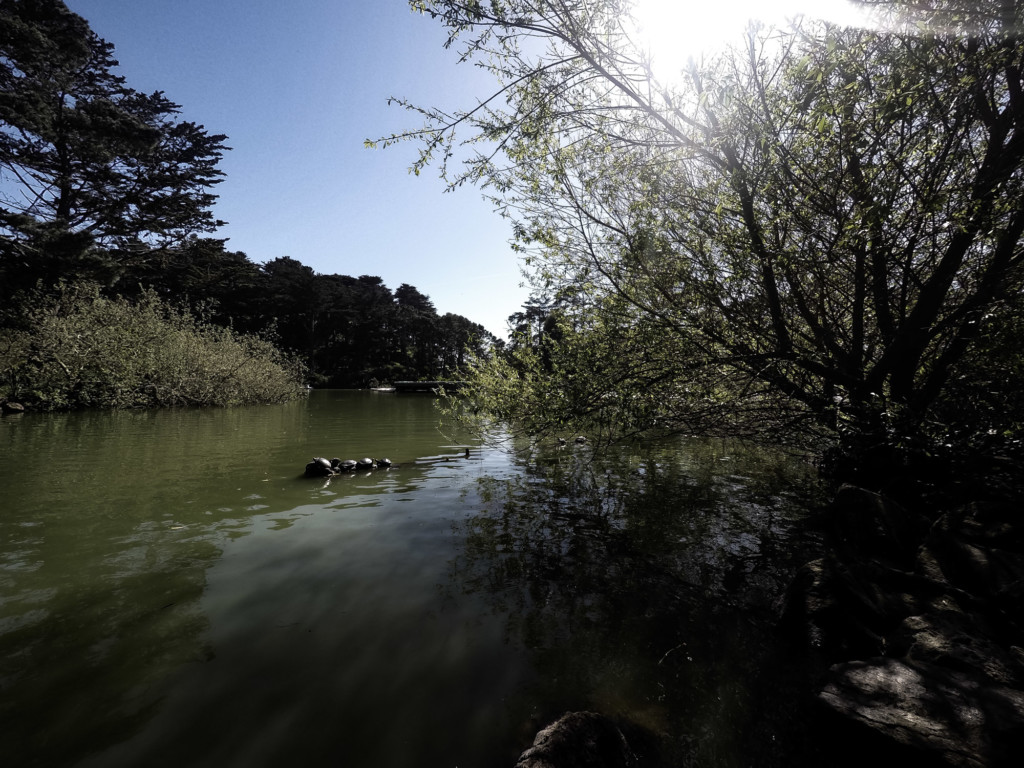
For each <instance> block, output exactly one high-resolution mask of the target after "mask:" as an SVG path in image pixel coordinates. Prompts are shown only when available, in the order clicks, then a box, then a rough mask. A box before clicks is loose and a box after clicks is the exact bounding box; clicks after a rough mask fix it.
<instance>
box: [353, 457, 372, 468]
mask: <svg viewBox="0 0 1024 768" xmlns="http://www.w3.org/2000/svg"><path fill="white" fill-rule="evenodd" d="M356 468H357V469H373V459H371V458H365V459H360V460H359V461H357V462H356Z"/></svg>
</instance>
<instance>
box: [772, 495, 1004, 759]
mask: <svg viewBox="0 0 1024 768" xmlns="http://www.w3.org/2000/svg"><path fill="white" fill-rule="evenodd" d="M836 511H837V514H836V515H835V517H834V518H833V520H834V522H835V523H836V527H837V530H836V532H835V535H836V546H835V548H834V551H833V553H832V554H829V555H828V556H826V557H823V558H821V559H819V560H816V561H814V562H811V563H808V564H807V565H806V566H804V568H803V569H802V570H801V572H800V573H799V574H798V576H797V578H796V579H795V581H794V584H793V587H792V588H791V590H790V592H789V594H788V596H787V603H786V608H785V611H784V614H783V620H782V623H781V626H782V627H783V628H784V629H785V630H786V631H787V633H788V634H789V637H790V639H791V640H793V641H794V642H796V643H797V644H798V645H800V646H802V647H803V648H804V649H805V650H806V651H808V652H810V653H812V654H814V655H816V656H817V657H818V658H819V659H820V660H821V661H822V663H823V664H824V665H825V671H824V674H823V682H822V684H821V688H820V689H819V694H818V700H819V701H820V702H821V703H822V704H823V705H824V710H825V713H826V714H827V715H828V717H827V721H828V722H829V723H830V724H831V725H832V726H835V727H836V731H835V733H836V736H837V737H838V740H837V742H836V743H835V747H836V749H837V751H838V752H839V753H840V754H842V753H843V751H844V750H846V749H847V748H849V750H850V752H851V753H857V754H858V755H859V756H860V757H861V758H864V757H877V756H888V757H895V756H901V757H908V758H910V759H913V760H914V761H915V764H921V763H926V764H928V765H945V766H958V767H959V766H965V767H969V768H981V767H982V766H1010V765H1014V766H1016V765H1020V764H1021V761H1022V760H1024V757H1022V755H1024V650H1022V646H1024V611H1022V597H1024V541H1022V536H1021V533H1020V526H1019V523H1018V517H1019V514H1018V512H1017V510H1016V509H1015V508H1012V507H1010V506H1008V505H998V504H973V505H969V506H967V507H965V508H962V509H957V510H954V511H952V512H949V513H946V514H944V515H942V516H941V517H939V518H938V520H936V522H935V523H934V525H932V526H931V527H930V529H927V530H926V531H925V532H924V533H923V534H922V535H920V536H919V537H918V538H917V540H918V541H919V542H923V543H921V544H920V545H919V546H917V547H912V546H911V544H912V542H913V541H914V538H915V535H914V534H915V532H916V531H917V530H919V529H920V519H919V518H916V517H913V516H911V515H910V513H908V512H907V511H906V510H905V509H903V508H902V507H900V506H899V505H897V504H894V503H892V502H890V501H888V500H886V499H884V498H883V497H880V496H878V495H877V494H870V493H868V492H862V491H856V490H851V489H848V488H847V489H843V490H842V491H841V492H840V494H839V496H838V497H837V507H836ZM836 716H838V718H837V717H836Z"/></svg>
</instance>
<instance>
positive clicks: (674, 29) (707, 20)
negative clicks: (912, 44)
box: [635, 0, 865, 78]
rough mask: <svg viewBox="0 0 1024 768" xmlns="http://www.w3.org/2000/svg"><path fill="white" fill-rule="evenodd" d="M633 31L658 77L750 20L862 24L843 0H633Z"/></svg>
mask: <svg viewBox="0 0 1024 768" xmlns="http://www.w3.org/2000/svg"><path fill="white" fill-rule="evenodd" d="M635 16H636V21H637V26H638V29H637V31H636V34H637V36H638V38H639V40H640V41H641V44H642V45H644V46H645V47H646V48H647V49H648V50H649V52H650V55H651V59H652V63H653V66H654V68H655V72H656V74H657V75H658V76H659V78H664V77H666V76H676V75H678V73H679V71H680V70H682V69H683V68H684V67H685V66H686V64H687V62H688V61H689V60H690V59H691V58H693V59H699V58H701V57H702V56H707V55H710V54H713V53H715V52H716V51H718V50H721V49H723V48H725V47H726V46H728V45H730V44H734V43H739V42H741V40H742V35H743V32H744V30H745V29H746V28H747V25H748V24H749V23H750V22H751V21H759V22H762V23H764V24H765V25H767V26H780V25H784V24H785V23H786V22H787V21H788V20H790V19H792V18H794V17H798V16H804V17H807V18H818V19H826V20H828V21H833V22H835V23H838V24H858V25H859V24H862V23H864V21H865V16H864V14H863V12H862V10H861V9H858V8H857V7H856V6H855V5H854V4H853V3H851V2H849V1H848V0H703V1H698V2H681V0H637V3H636V11H635Z"/></svg>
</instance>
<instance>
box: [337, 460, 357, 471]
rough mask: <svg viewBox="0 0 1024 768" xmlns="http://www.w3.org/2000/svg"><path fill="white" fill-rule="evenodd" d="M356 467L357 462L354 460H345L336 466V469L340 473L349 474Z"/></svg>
mask: <svg viewBox="0 0 1024 768" xmlns="http://www.w3.org/2000/svg"><path fill="white" fill-rule="evenodd" d="M356 466H357V462H356V461H355V460H354V459H345V461H343V462H341V464H339V465H338V469H339V470H340V471H342V472H351V471H352V470H354V469H355V468H356Z"/></svg>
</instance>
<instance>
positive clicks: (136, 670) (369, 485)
mask: <svg viewBox="0 0 1024 768" xmlns="http://www.w3.org/2000/svg"><path fill="white" fill-rule="evenodd" d="M467 447H468V448H469V449H470V453H469V457H468V458H465V456H464V453H465V449H466V448H467ZM313 456H325V457H327V458H331V457H335V456H337V457H340V458H342V459H349V458H353V459H359V458H362V457H364V456H369V457H373V458H383V457H388V458H390V459H391V460H392V461H393V462H394V466H393V467H391V468H390V469H387V470H375V471H372V472H361V473H355V474H351V475H342V476H338V477H335V478H332V479H329V480H325V479H314V478H305V477H302V471H303V468H304V466H305V464H306V462H308V461H310V459H311V458H312V457H313ZM0 478H2V479H3V489H2V496H0V510H2V511H0V686H2V687H0V692H2V695H0V744H2V745H3V747H2V750H3V751H2V761H3V764H4V765H5V766H95V767H97V768H99V767H102V768H108V767H109V766H138V765H146V766H172V765H173V766H182V765H188V766H239V767H241V766H246V767H251V766H284V765H289V766H291V765H303V766H321V765H323V766H354V767H356V768H358V767H360V766H368V767H369V766H374V767H375V768H384V767H387V766H396V767H397V766H427V767H431V766H447V767H448V768H454V767H455V766H459V767H460V768H471V767H472V766H502V765H505V766H510V767H511V766H512V765H513V764H514V763H515V759H516V757H517V756H518V754H519V753H520V752H521V751H522V750H523V749H525V748H526V747H527V746H529V744H530V742H531V741H532V739H533V736H534V734H535V733H536V731H537V730H538V729H539V728H541V727H543V726H544V725H546V724H548V723H549V722H551V721H552V720H554V719H555V718H557V717H558V716H559V715H560V714H562V713H563V712H566V711H570V710H593V711H600V712H603V713H606V714H609V715H615V716H619V717H623V718H628V719H629V720H630V721H631V722H634V723H637V724H639V725H641V726H643V727H644V728H647V729H649V730H651V731H652V732H655V733H661V734H665V735H668V736H670V737H671V738H670V742H671V744H672V746H671V748H670V752H671V754H670V755H669V757H670V758H671V759H678V760H679V761H681V762H690V761H694V762H696V763H697V764H700V765H702V766H723V767H724V766H733V765H736V766H739V765H749V764H757V763H758V762H759V759H760V758H758V757H757V756H762V757H765V756H767V757H766V759H778V760H780V761H781V762H780V764H784V760H785V758H786V756H787V755H789V754H791V753H792V754H794V755H795V754H796V753H798V752H799V751H800V747H799V745H798V744H797V742H800V741H802V740H805V739H807V738H809V737H808V735H807V734H805V733H803V731H802V726H801V724H800V722H799V720H800V718H799V713H795V714H794V713H793V712H791V711H789V709H788V708H787V707H786V706H780V705H779V703H780V701H782V700H784V699H783V697H784V696H785V694H786V691H785V686H786V685H787V684H788V682H787V681H788V680H789V678H788V677H787V676H786V670H785V663H784V662H780V661H779V659H778V658H776V651H775V646H774V640H773V635H772V630H771V627H772V622H773V620H774V617H775V615H776V611H777V603H778V599H779V598H780V596H781V594H782V592H783V591H784V589H785V586H786V584H787V582H788V580H789V578H790V576H791V574H792V572H793V570H794V569H795V568H796V567H797V566H798V565H799V564H800V562H801V558H802V556H803V552H804V550H805V549H806V547H807V546H808V544H809V541H810V540H809V538H808V535H807V534H805V533H804V531H805V528H806V526H805V525H804V522H803V521H804V519H805V516H806V510H807V506H808V504H809V503H811V501H812V500H813V490H814V488H815V482H814V478H813V473H812V472H811V471H810V469H809V467H808V466H807V465H806V464H805V463H804V462H801V461H800V460H798V459H796V458H793V457H791V456H787V455H785V454H781V453H776V452H769V451H764V450H759V449H756V448H754V447H751V446H745V445H742V444H736V443H725V442H720V441H697V440H678V439H677V440H673V441H667V442H662V443H653V444H648V445H643V446H635V447H633V448H628V449H620V450H617V451H616V452H615V453H614V454H613V455H610V456H608V457H602V458H601V459H600V460H594V459H593V456H592V454H591V450H590V448H589V447H588V446H586V445H583V446H579V445H576V444H574V443H572V442H570V444H569V445H567V446H565V447H559V446H556V445H543V446H522V445H521V446H505V447H496V446H493V445H491V444H490V441H489V444H488V445H481V444H478V443H477V442H475V441H473V440H471V439H469V438H468V437H467V436H466V435H464V434H459V433H458V431H457V430H454V429H451V428H450V427H449V426H448V425H445V424H443V423H441V421H440V417H439V414H438V412H437V411H436V410H435V408H434V401H433V399H432V398H431V397H430V396H424V395H401V394H390V393H378V392H354V391H314V392H312V393H311V394H310V396H309V398H308V400H303V401H300V402H296V403H291V404H287V405H283V406H266V407H259V408H237V409H224V410H162V411H144V412H85V413H74V414H57V415H42V414H25V415H21V416H16V417H4V418H3V419H2V420H0ZM794 685H795V683H794ZM762 764H768V763H767V762H764V763H762Z"/></svg>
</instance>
